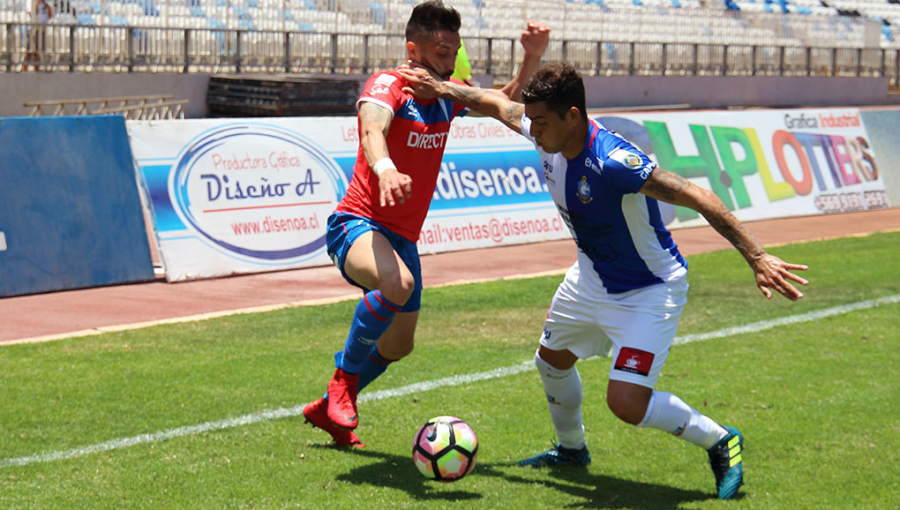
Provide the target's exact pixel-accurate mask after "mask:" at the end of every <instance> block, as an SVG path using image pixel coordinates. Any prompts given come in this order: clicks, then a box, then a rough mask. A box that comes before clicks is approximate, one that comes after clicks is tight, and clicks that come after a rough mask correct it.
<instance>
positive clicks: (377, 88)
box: [336, 71, 468, 242]
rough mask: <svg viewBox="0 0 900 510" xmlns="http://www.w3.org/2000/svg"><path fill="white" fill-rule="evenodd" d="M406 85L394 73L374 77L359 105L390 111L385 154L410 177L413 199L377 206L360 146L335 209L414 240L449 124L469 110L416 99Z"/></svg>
mask: <svg viewBox="0 0 900 510" xmlns="http://www.w3.org/2000/svg"><path fill="white" fill-rule="evenodd" d="M453 81H454V82H455V83H460V82H458V81H457V80H453ZM406 85H407V83H406V80H404V79H403V77H402V76H400V74H398V73H397V72H396V71H385V72H381V73H377V74H375V75H373V76H372V77H371V78H369V80H368V81H367V82H366V84H365V86H364V87H363V92H362V95H361V96H360V98H359V101H357V106H359V105H360V104H362V103H363V102H372V103H375V104H377V105H380V106H383V107H384V108H387V109H388V110H390V111H391V112H392V113H393V118H392V119H391V127H390V131H389V132H388V136H387V147H388V152H389V154H390V156H391V160H393V161H394V164H395V165H397V170H398V171H399V172H400V173H403V174H406V175H409V176H410V177H411V178H412V196H411V197H410V198H408V199H406V202H405V203H402V204H401V203H399V201H398V202H397V203H396V205H394V206H390V205H388V206H385V207H381V204H380V203H379V189H378V176H376V175H375V173H374V172H373V171H372V170H371V169H370V168H369V164H368V163H367V162H366V157H365V154H364V153H363V149H362V144H360V147H359V151H358V153H357V155H356V163H355V165H354V167H353V178H352V179H351V181H350V186H349V188H348V189H347V194H346V195H345V196H344V198H343V199H342V200H341V202H340V203H339V204H338V206H337V209H336V210H338V211H343V212H348V213H351V214H355V215H357V216H362V217H365V218H369V219H372V220H375V221H376V222H378V223H379V224H380V225H382V226H384V227H386V228H388V229H390V230H392V231H393V232H395V233H397V234H399V235H401V236H403V237H405V238H406V239H409V240H410V241H412V242H416V241H417V240H418V239H419V233H420V232H421V231H422V224H423V223H424V222H425V216H426V215H427V214H428V208H429V206H430V205H431V197H432V195H433V194H434V188H435V185H436V184H437V178H438V174H439V172H440V167H441V158H442V157H443V155H444V148H445V147H446V146H447V141H448V138H449V136H450V135H449V133H450V122H451V121H452V120H453V119H454V118H455V117H458V116H463V115H465V114H466V113H467V112H468V109H467V108H465V107H464V106H462V105H459V104H457V103H454V102H452V101H448V100H445V99H428V100H424V99H416V98H414V97H413V96H412V94H409V93H407V92H404V91H403V90H402V89H403V87H405V86H406ZM358 127H360V128H361V126H358Z"/></svg>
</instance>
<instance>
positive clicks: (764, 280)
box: [641, 168, 809, 301]
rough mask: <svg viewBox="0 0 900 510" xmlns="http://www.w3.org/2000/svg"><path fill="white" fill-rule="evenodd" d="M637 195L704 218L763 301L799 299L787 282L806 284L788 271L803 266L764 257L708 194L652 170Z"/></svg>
mask: <svg viewBox="0 0 900 510" xmlns="http://www.w3.org/2000/svg"><path fill="white" fill-rule="evenodd" d="M641 193H643V194H645V195H647V196H649V197H653V198H655V199H657V200H662V201H663V202H668V203H670V204H674V205H680V206H684V207H689V208H691V209H693V210H695V211H697V212H698V213H700V214H701V215H703V217H704V218H706V221H708V222H709V224H710V225H712V227H713V228H714V229H716V232H718V233H719V234H720V235H721V236H722V237H724V238H725V239H727V240H728V242H730V243H731V244H732V245H733V246H734V247H735V248H736V249H737V250H738V251H739V252H740V253H741V255H743V256H744V259H746V260H747V263H748V264H750V267H751V268H752V269H753V273H754V275H755V277H756V286H757V287H758V288H759V290H760V291H761V292H762V293H763V295H765V296H766V297H767V298H771V297H772V291H771V290H770V289H775V290H776V291H777V292H778V293H780V294H781V295H783V296H784V297H786V298H788V299H790V300H791V301H796V300H798V299H800V298H802V297H803V293H802V292H800V291H799V290H797V288H795V287H794V286H793V285H791V283H790V282H789V281H788V280H793V281H795V282H797V283H799V284H801V285H807V284H808V283H809V282H808V281H807V280H805V279H803V278H801V277H799V276H797V275H795V274H794V273H791V271H806V269H807V266H805V265H801V264H790V263H787V262H785V261H783V260H781V259H780V258H778V257H776V256H774V255H770V254H768V253H766V251H765V250H764V249H763V248H762V246H760V245H759V243H758V242H757V241H756V239H755V238H754V237H753V234H751V233H750V232H749V231H748V230H747V229H746V228H744V225H743V224H741V222H740V221H738V219H737V218H736V217H735V216H734V214H733V213H732V212H731V211H730V210H728V208H727V207H726V206H725V204H723V203H722V201H721V200H720V199H719V197H717V196H716V194H715V193H713V192H712V191H709V190H706V189H703V188H701V187H699V186H697V185H695V184H694V183H692V182H691V181H689V180H687V179H685V178H684V177H682V176H680V175H677V174H673V173H671V172H667V171H665V170H662V169H660V168H656V169H654V170H653V172H652V173H651V174H650V177H648V178H647V181H646V182H645V183H644V186H643V187H642V188H641Z"/></svg>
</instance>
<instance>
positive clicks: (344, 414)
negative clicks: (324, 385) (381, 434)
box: [328, 368, 359, 430]
mask: <svg viewBox="0 0 900 510" xmlns="http://www.w3.org/2000/svg"><path fill="white" fill-rule="evenodd" d="M358 382H359V374H348V373H347V372H344V371H343V370H342V369H340V368H339V369H337V370H335V371H334V377H332V378H331V381H330V382H329V383H328V417H329V418H331V421H332V422H334V424H335V425H337V426H338V427H341V428H343V429H348V430H353V429H355V428H356V425H358V424H359V415H358V413H357V411H356V391H357V390H356V384H357V383H358Z"/></svg>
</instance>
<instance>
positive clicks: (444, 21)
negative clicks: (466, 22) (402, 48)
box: [406, 0, 462, 42]
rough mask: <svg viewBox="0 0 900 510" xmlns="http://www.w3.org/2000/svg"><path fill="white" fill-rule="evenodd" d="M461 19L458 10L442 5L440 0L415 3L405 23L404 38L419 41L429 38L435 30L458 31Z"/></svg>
mask: <svg viewBox="0 0 900 510" xmlns="http://www.w3.org/2000/svg"><path fill="white" fill-rule="evenodd" d="M461 25H462V19H461V18H460V16H459V11H457V10H456V9H454V8H453V7H449V6H446V5H444V2H442V1H441V0H426V1H425V2H422V3H420V4H419V5H417V6H416V7H415V8H414V9H413V11H412V15H410V17H409V21H408V22H407V23H406V40H407V41H413V42H421V41H423V40H425V39H430V38H431V37H432V34H434V32H435V31H436V30H447V31H450V32H459V27H460V26H461Z"/></svg>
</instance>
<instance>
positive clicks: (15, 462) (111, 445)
mask: <svg viewBox="0 0 900 510" xmlns="http://www.w3.org/2000/svg"><path fill="white" fill-rule="evenodd" d="M895 303H900V294H898V295H895V296H887V297H883V298H879V299H870V300H867V301H860V302H857V303H851V304H848V305H841V306H835V307H833V308H826V309H824V310H816V311H814V312H808V313H803V314H799V315H791V316H788V317H782V318H779V319H772V320H768V321H759V322H753V323H751V324H746V325H744V326H736V327H732V328H723V329H720V330H717V331H711V332H709V333H699V334H695V335H685V336H679V337H676V338H675V343H676V344H686V343H690V342H699V341H702V340H712V339H716V338H725V337H729V336H734V335H740V334H743V333H756V332H759V331H765V330H767V329H771V328H775V327H778V326H784V325H789V324H798V323H801V322H809V321H815V320H820V319H824V318H826V317H831V316H833V315H840V314H844V313H849V312H854V311H857V310H865V309H869V308H875V307H877V306H882V305H889V304H895ZM533 367H534V365H533V363H532V362H531V360H529V361H525V362H522V363H519V364H516V365H512V366H508V367H502V368H497V369H494V370H488V371H487V372H478V373H475V374H465V375H456V376H452V377H445V378H443V379H435V380H433V381H425V382H420V383H415V384H409V385H407V386H401V387H400V388H394V389H390V390H379V391H373V392H369V393H364V394H362V395H360V396H359V402H372V401H377V400H385V399H388V398H394V397H400V396H403V395H410V394H414V393H422V392H426V391H429V390H434V389H437V388H445V387H450V386H460V385H462V384H469V383H473V382H477V381H485V380H488V379H497V378H500V377H507V376H510V375H515V374H520V373H522V372H526V371H528V370H531V369H532V368H533ZM304 405H305V404H301V405H298V406H294V407H290V408H280V409H273V410H270V411H261V412H259V413H254V414H247V415H244V416H239V417H237V418H229V419H226V420H218V421H211V422H206V423H201V424H200V425H190V426H186V427H178V428H174V429H169V430H164V431H160V432H156V433H153V434H141V435H139V436H133V437H127V438H122V439H113V440H112V441H106V442H103V443H97V444H94V445H90V446H85V447H82V448H74V449H72V450H63V451H55V452H44V453H39V454H36V455H30V456H28V457H17V458H10V459H2V460H0V468H5V467H11V466H25V465H28V464H35V463H39V462H52V461H56V460H64V459H71V458H75V457H82V456H85V455H91V454H95V453H100V452H105V451H110V450H118V449H121V448H128V447H130V446H137V445H140V444H147V443H158V442H160V441H165V440H167V439H174V438H177V437H183V436H190V435H196V434H202V433H205V432H211V431H214V430H222V429H228V428H233V427H240V426H243V425H250V424H253V423H259V422H264V421H269V420H276V419H279V418H291V417H294V416H300V415H301V414H303V406H304Z"/></svg>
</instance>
